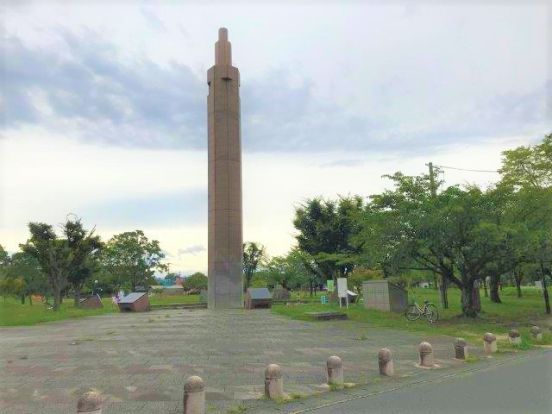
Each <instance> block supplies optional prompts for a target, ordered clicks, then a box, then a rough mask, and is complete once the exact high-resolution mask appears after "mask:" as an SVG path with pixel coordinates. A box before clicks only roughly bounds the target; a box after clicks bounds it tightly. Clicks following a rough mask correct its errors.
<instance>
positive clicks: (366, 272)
mask: <svg viewBox="0 0 552 414" xmlns="http://www.w3.org/2000/svg"><path fill="white" fill-rule="evenodd" d="M377 279H383V273H382V272H381V271H378V270H374V269H368V268H365V267H358V266H357V267H356V268H355V270H353V272H352V273H351V275H350V276H349V282H348V283H349V285H350V286H351V288H352V289H354V290H356V292H357V293H358V294H359V295H361V294H362V282H364V281H366V280H377Z"/></svg>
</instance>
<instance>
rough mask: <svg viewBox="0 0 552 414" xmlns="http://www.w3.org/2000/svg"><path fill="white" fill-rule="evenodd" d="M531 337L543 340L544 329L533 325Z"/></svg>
mask: <svg viewBox="0 0 552 414" xmlns="http://www.w3.org/2000/svg"><path fill="white" fill-rule="evenodd" d="M531 338H533V339H534V340H535V341H542V331H541V328H539V327H538V326H536V325H535V326H532V327H531Z"/></svg>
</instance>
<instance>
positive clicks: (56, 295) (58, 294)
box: [53, 286, 61, 311]
mask: <svg viewBox="0 0 552 414" xmlns="http://www.w3.org/2000/svg"><path fill="white" fill-rule="evenodd" d="M60 306H61V289H60V288H58V287H57V286H55V287H54V306H53V310H54V311H58V310H59V307H60Z"/></svg>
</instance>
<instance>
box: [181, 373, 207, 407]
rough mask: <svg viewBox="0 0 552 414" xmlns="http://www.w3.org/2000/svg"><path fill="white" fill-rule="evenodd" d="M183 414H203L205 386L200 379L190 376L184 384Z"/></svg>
mask: <svg viewBox="0 0 552 414" xmlns="http://www.w3.org/2000/svg"><path fill="white" fill-rule="evenodd" d="M183 405H184V414H205V384H204V383H203V380H202V379H201V377H198V376H196V375H193V376H191V377H190V378H188V379H187V380H186V383H185V384H184V404H183Z"/></svg>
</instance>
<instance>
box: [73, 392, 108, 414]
mask: <svg viewBox="0 0 552 414" xmlns="http://www.w3.org/2000/svg"><path fill="white" fill-rule="evenodd" d="M102 405H103V399H102V397H101V395H100V394H99V393H97V392H96V391H88V392H85V393H84V394H83V395H82V397H80V398H79V401H78V403H77V413H91V414H92V413H93V414H102Z"/></svg>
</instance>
